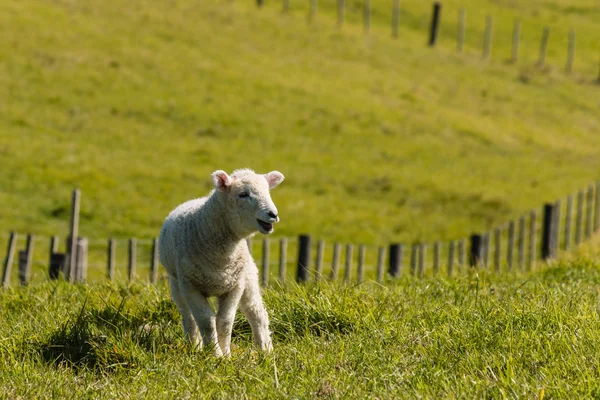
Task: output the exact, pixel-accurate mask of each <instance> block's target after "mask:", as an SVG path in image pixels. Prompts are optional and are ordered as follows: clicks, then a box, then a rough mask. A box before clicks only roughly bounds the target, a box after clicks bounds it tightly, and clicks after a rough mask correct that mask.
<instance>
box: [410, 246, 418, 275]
mask: <svg viewBox="0 0 600 400" xmlns="http://www.w3.org/2000/svg"><path fill="white" fill-rule="evenodd" d="M418 261H419V245H418V244H417V243H413V245H412V247H411V249H410V274H411V275H412V276H415V273H416V272H417V263H418Z"/></svg>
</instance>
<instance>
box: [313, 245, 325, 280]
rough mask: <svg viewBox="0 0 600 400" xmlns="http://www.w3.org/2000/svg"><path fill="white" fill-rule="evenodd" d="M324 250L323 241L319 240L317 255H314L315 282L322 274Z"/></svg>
mask: <svg viewBox="0 0 600 400" xmlns="http://www.w3.org/2000/svg"><path fill="white" fill-rule="evenodd" d="M324 251H325V242H323V240H319V241H318V242H317V255H316V257H315V282H317V281H319V280H320V279H321V277H322V276H323V252H324Z"/></svg>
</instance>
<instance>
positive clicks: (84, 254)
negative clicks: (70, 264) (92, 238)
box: [77, 237, 88, 283]
mask: <svg viewBox="0 0 600 400" xmlns="http://www.w3.org/2000/svg"><path fill="white" fill-rule="evenodd" d="M87 259H88V240H87V238H82V237H80V238H78V239H77V282H79V283H83V282H85V280H86V279H87Z"/></svg>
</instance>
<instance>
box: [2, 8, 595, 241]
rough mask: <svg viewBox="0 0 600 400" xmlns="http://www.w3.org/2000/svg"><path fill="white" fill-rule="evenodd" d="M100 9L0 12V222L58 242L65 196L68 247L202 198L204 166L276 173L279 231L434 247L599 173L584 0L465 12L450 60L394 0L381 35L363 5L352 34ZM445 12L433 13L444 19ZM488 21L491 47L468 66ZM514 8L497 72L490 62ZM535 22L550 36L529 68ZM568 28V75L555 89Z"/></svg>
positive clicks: (235, 17) (273, 17)
mask: <svg viewBox="0 0 600 400" xmlns="http://www.w3.org/2000/svg"><path fill="white" fill-rule="evenodd" d="M384 3H385V2H382V1H374V2H373V7H374V9H375V10H384V8H383V7H384V5H383V4H384ZM115 4H116V3H110V2H108V3H107V2H100V1H90V2H85V3H83V2H75V1H54V2H46V1H25V2H3V3H2V4H1V5H0V11H1V12H0V27H1V28H0V29H1V30H2V36H3V38H5V39H4V40H3V41H2V43H1V44H0V99H2V100H0V154H1V156H2V158H1V160H2V161H1V162H2V171H3V173H2V174H1V175H0V203H1V204H2V205H3V209H4V210H5V211H4V212H2V213H0V229H2V230H4V231H6V230H9V229H17V230H20V231H34V232H37V233H42V234H46V235H48V234H56V233H58V234H63V235H64V234H66V230H67V229H66V224H67V220H68V203H69V197H70V190H71V188H72V187H73V186H76V185H79V186H80V187H81V188H82V190H83V205H82V228H81V229H82V234H83V235H88V236H92V237H107V236H109V235H118V236H125V235H132V234H135V235H137V236H146V237H148V236H154V235H156V234H157V232H158V229H159V227H160V224H161V221H162V219H163V218H164V216H165V215H166V214H167V213H168V212H169V210H170V209H172V208H173V207H174V206H175V205H176V204H178V203H179V202H182V201H184V200H186V199H188V198H190V197H194V196H199V195H203V194H204V193H206V192H207V190H209V179H208V178H209V176H208V175H209V173H210V172H212V171H213V170H215V169H217V168H223V169H227V170H231V169H233V168H237V167H240V166H250V167H253V168H254V169H256V170H259V171H266V170H269V169H275V168H277V169H280V170H281V171H282V172H284V174H286V175H287V177H288V178H287V180H286V182H285V183H284V184H283V185H282V186H281V188H278V189H277V192H276V193H274V199H275V201H276V203H277V204H278V206H279V208H280V209H281V214H282V217H283V222H282V224H281V226H280V228H279V233H281V234H297V233H299V232H302V231H307V232H311V233H314V234H317V235H319V236H321V237H325V238H331V239H338V240H352V241H353V242H358V241H362V242H367V243H381V242H384V241H387V240H391V239H400V240H416V239H425V240H436V239H444V238H452V237H458V236H462V235H465V234H468V233H470V232H471V231H472V230H476V229H481V228H483V227H487V226H490V225H491V224H493V223H496V222H499V221H503V220H505V219H506V218H508V217H509V216H514V215H516V214H518V213H520V212H523V211H526V210H527V209H529V208H531V207H534V206H538V205H540V204H541V203H542V202H543V201H544V200H550V199H553V198H555V197H558V196H560V195H564V194H567V193H568V192H570V191H572V190H574V189H576V188H578V187H579V186H581V185H582V184H585V183H588V182H589V181H591V180H592V179H594V178H596V177H597V176H598V164H597V159H598V156H599V150H598V149H600V146H599V145H600V137H599V136H598V134H597V132H598V130H599V128H600V117H599V116H598V113H597V109H598V106H599V105H600V103H599V100H598V99H600V96H598V87H597V86H596V85H593V84H592V83H591V80H592V78H593V76H595V71H594V70H595V68H596V66H597V54H598V51H597V50H598V49H597V47H594V46H597V45H595V44H593V40H592V39H591V38H593V37H594V35H597V34H598V30H597V28H596V27H595V26H594V24H595V23H597V22H598V18H599V15H598V12H597V10H596V11H595V9H594V6H593V2H592V1H581V2H579V3H578V6H577V7H572V6H568V2H566V1H555V2H546V1H536V2H528V3H527V5H524V4H517V3H516V2H504V3H498V2H485V1H479V2H476V3H474V2H470V3H469V7H468V21H469V24H470V25H469V31H468V35H467V38H468V51H467V54H465V55H456V54H455V53H454V44H453V42H452V39H451V38H450V37H451V35H453V32H454V29H455V27H454V25H453V24H452V23H446V25H444V28H443V31H442V34H443V37H442V40H441V46H440V48H439V49H436V50H435V51H432V50H430V49H428V48H426V47H425V46H424V45H423V42H424V38H425V34H424V31H425V29H426V24H427V20H428V12H429V7H430V5H428V4H423V5H416V4H410V5H408V4H407V5H406V10H404V11H403V22H404V25H403V29H402V40H398V41H393V40H391V39H389V38H388V32H389V28H388V27H387V23H388V20H389V18H388V16H387V15H384V14H383V13H381V12H379V11H376V12H375V13H374V18H375V20H374V28H373V34H372V35H371V37H370V38H368V39H366V38H364V37H363V35H362V30H361V27H360V24H358V23H355V24H354V25H352V24H349V25H348V26H346V27H345V28H344V31H343V32H342V33H340V32H338V31H337V30H336V29H335V28H334V25H335V21H334V15H335V14H334V12H333V3H332V4H328V3H327V2H324V3H321V4H320V7H321V8H320V10H321V14H319V17H318V19H317V23H316V24H314V25H313V26H312V27H311V28H307V26H306V21H305V11H304V10H302V9H295V11H294V12H293V13H292V14H291V15H289V16H287V17H282V16H281V15H280V13H279V4H269V6H268V7H267V8H266V9H264V10H261V11H260V12H259V11H257V10H256V9H255V8H254V7H253V6H252V5H251V4H250V3H248V4H246V3H239V2H238V3H233V4H232V3H228V2H219V3H217V2H208V4H205V2H195V1H194V2H193V1H177V2H169V3H164V4H160V3H156V2H147V1H131V2H127V4H126V5H125V4H123V3H121V4H119V5H118V6H117V5H115ZM385 4H387V3H385ZM292 5H293V6H294V7H296V5H295V3H294V2H292ZM458 5H459V3H458V2H456V1H448V2H445V5H444V13H445V14H444V16H448V17H447V18H448V19H446V20H445V21H448V20H450V19H451V18H450V16H452V15H453V14H454V13H455V12H456V9H457V7H458ZM353 7H354V8H356V7H357V6H356V5H354V6H353ZM569 7H570V8H569ZM488 12H491V13H493V14H494V16H495V17H496V23H495V24H496V27H497V32H496V34H495V38H496V43H497V45H496V47H495V50H494V56H495V59H494V60H493V61H492V62H491V63H484V62H482V61H481V60H480V58H479V54H480V52H479V47H480V46H479V45H480V40H479V39H478V38H479V37H480V34H481V29H482V25H483V16H484V15H485V14H486V13H488ZM357 15H359V14H357V11H356V9H352V8H351V9H349V11H348V19H349V20H350V22H351V23H352V20H353V19H354V20H356V19H357ZM516 15H518V16H521V17H523V18H524V33H523V38H524V40H525V42H524V44H523V53H522V54H523V55H524V61H523V62H522V63H520V64H519V65H517V66H514V65H508V64H506V63H505V62H504V58H505V57H506V55H508V54H509V50H508V43H507V40H506V38H508V37H510V29H511V24H512V18H513V17H514V16H516ZM544 24H550V25H551V26H552V27H553V31H552V32H553V35H554V32H556V37H557V38H560V39H557V40H560V42H559V41H557V42H553V43H557V44H556V45H554V46H552V47H551V53H550V55H549V60H550V62H551V63H553V64H554V65H555V66H554V67H550V68H548V69H546V70H544V71H540V70H538V69H536V68H533V67H532V66H531V65H532V63H533V60H534V59H535V57H536V55H537V38H538V37H539V32H540V31H541V27H542V26H543V25H544ZM573 25H575V26H577V29H578V32H579V33H580V35H579V37H580V41H579V42H578V59H577V60H578V61H577V64H576V68H578V70H577V73H576V74H575V75H574V76H572V77H566V76H564V75H563V74H562V73H561V72H560V69H561V68H562V65H563V63H564V61H563V60H562V52H561V49H564V38H565V37H566V32H567V30H568V28H569V26H573ZM553 38H554V36H553ZM503 54H504V55H503ZM525 82H526V83H525Z"/></svg>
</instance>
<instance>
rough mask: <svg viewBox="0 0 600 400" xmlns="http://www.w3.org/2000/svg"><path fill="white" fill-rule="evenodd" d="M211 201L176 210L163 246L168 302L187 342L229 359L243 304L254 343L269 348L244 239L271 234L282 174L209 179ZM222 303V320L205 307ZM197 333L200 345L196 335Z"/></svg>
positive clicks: (242, 171) (241, 172)
mask: <svg viewBox="0 0 600 400" xmlns="http://www.w3.org/2000/svg"><path fill="white" fill-rule="evenodd" d="M212 179H213V182H214V185H215V188H216V189H215V190H213V191H212V192H211V193H210V194H209V195H208V196H206V197H202V198H199V199H195V200H190V201H188V202H186V203H183V204H181V205H180V206H179V207H177V208H176V209H175V210H173V211H172V212H171V213H170V214H169V216H168V217H167V219H166V220H165V223H164V224H163V227H162V229H161V232H160V238H159V240H158V246H159V253H160V262H161V263H162V264H163V265H164V266H165V268H166V270H167V273H168V275H169V281H170V285H171V296H172V297H173V300H174V301H175V304H176V305H177V308H178V309H179V312H180V313H181V316H182V322H183V330H184V333H185V336H186V338H187V339H188V340H190V341H191V342H192V343H194V344H197V345H199V346H200V347H201V346H202V345H205V346H209V345H210V346H214V351H215V354H216V355H217V356H221V355H229V354H230V344H231V329H232V327H233V320H234V317H235V312H236V309H237V306H238V303H239V304H240V308H241V310H242V312H243V313H244V314H245V315H246V318H247V319H248V321H249V322H250V326H251V327H252V335H253V336H254V343H255V344H256V345H257V347H258V348H260V349H261V350H265V351H270V350H271V349H272V344H271V335H270V332H269V317H268V315H267V312H266V310H265V307H264V305H263V301H262V297H261V295H260V288H259V284H258V269H257V268H256V264H255V263H254V260H253V259H252V256H251V255H250V252H249V251H248V246H247V242H246V240H245V239H246V238H248V237H249V236H251V235H252V234H254V233H256V232H257V231H258V232H261V233H263V234H265V235H268V234H270V233H272V232H273V223H275V222H278V221H279V217H278V215H277V208H276V207H275V204H273V201H272V200H271V195H270V193H269V189H273V188H274V187H275V186H277V185H279V184H280V183H281V182H282V181H283V179H284V176H283V175H282V174H281V173H280V172H278V171H272V172H269V173H268V174H265V175H259V174H256V173H254V171H251V170H249V169H240V170H236V171H234V172H233V174H231V176H229V175H227V173H226V172H225V171H220V170H219V171H215V172H213V174H212ZM208 297H217V300H218V301H217V304H218V309H217V314H216V317H215V313H214V311H213V309H212V308H211V306H210V304H209V303H208V301H207V298H208ZM198 328H200V334H201V336H202V341H200V338H199V337H198Z"/></svg>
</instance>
